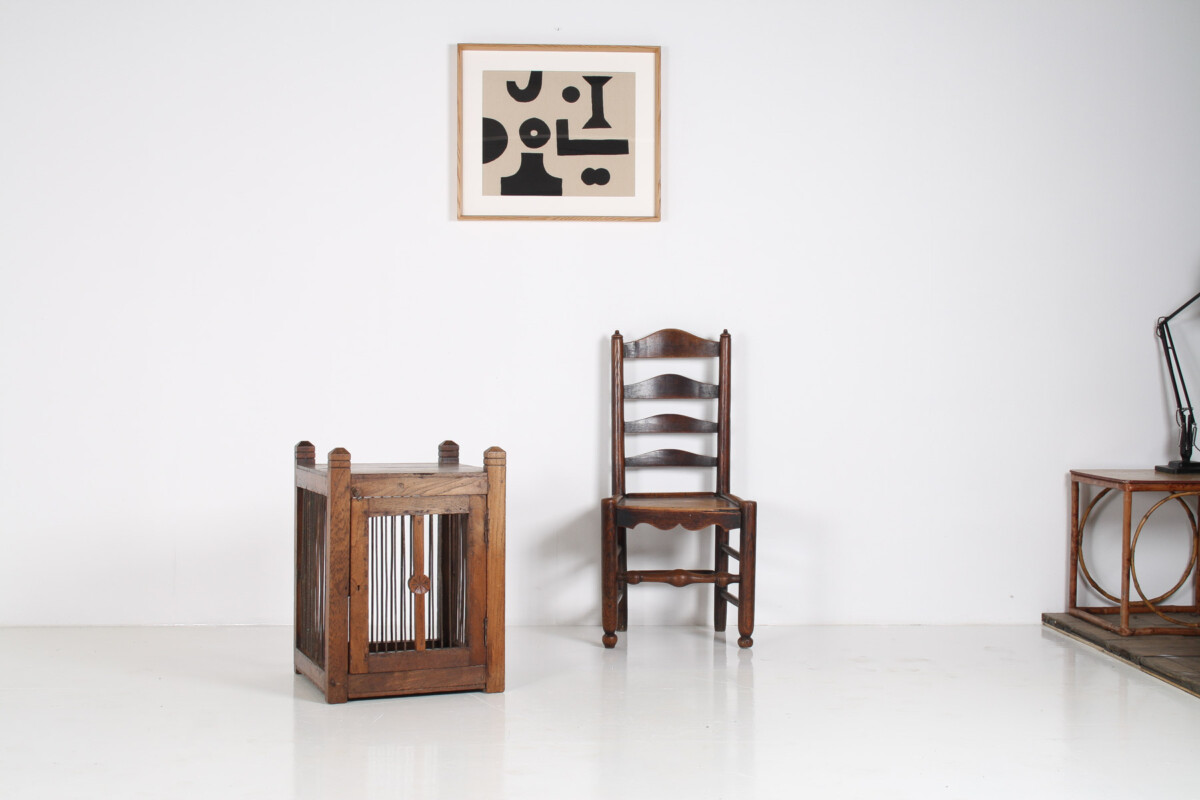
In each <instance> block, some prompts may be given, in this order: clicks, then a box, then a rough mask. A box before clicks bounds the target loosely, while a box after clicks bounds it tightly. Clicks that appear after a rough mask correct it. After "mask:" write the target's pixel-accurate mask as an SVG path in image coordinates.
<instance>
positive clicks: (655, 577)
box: [600, 328, 757, 647]
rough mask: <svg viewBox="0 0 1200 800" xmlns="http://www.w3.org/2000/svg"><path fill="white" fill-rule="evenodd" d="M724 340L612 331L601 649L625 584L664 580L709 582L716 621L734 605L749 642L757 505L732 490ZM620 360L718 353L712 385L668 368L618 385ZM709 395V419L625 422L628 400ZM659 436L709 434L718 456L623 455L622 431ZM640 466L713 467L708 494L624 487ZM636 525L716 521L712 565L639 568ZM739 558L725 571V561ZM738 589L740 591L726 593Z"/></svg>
mask: <svg viewBox="0 0 1200 800" xmlns="http://www.w3.org/2000/svg"><path fill="white" fill-rule="evenodd" d="M731 349H732V348H731V339H730V336H729V332H728V331H725V332H723V333H722V334H721V338H720V340H719V341H715V342H714V341H711V340H707V339H702V338H700V337H698V336H695V335H693V334H690V333H687V332H686V331H681V330H678V329H674V328H670V329H665V330H661V331H657V332H655V333H652V334H650V335H649V336H646V337H644V338H642V339H638V340H635V341H633V342H630V343H628V344H625V342H624V340H623V338H622V336H621V333H620V331H617V332H616V333H614V334H613V337H612V356H611V357H612V383H611V388H612V492H613V493H612V496H611V497H606V498H604V499H603V500H602V501H601V506H600V515H601V534H602V535H601V624H602V627H603V629H604V635H603V637H602V641H603V643H604V646H605V647H614V646H616V644H617V632H618V631H622V630H625V627H626V624H627V619H628V598H629V586H631V585H636V584H639V583H666V584H669V585H672V586H688V585H691V584H693V583H711V584H713V623H714V627H715V628H716V630H718V631H720V630H724V628H725V623H726V608H727V606H729V605H733V606H735V607H736V608H737V609H738V634H739V636H738V644H739V646H741V647H750V646H751V645H752V644H753V642H754V640H753V637H752V634H753V631H754V565H755V554H756V541H755V536H756V515H757V506H756V505H755V503H754V502H753V501H747V500H742V499H740V498H738V497H737V496H735V495H733V494H731V493H730V490H729V484H730V480H729V476H730V439H731V437H730V413H729V408H730V401H731V395H732V392H731V380H730V378H731V366H730V365H731ZM626 358H716V359H718V364H717V374H718V376H719V377H718V383H717V384H708V383H702V382H700V381H697V380H694V379H692V378H687V377H684V376H682V375H678V374H675V373H666V374H663V375H656V376H654V377H652V378H648V379H646V380H643V381H640V382H638V383H634V384H629V385H626V384H625V383H624V375H625V370H624V360H625V359H626ZM678 399H685V400H686V399H715V400H717V419H716V421H713V422H710V421H707V420H701V419H696V418H694V417H689V416H686V415H682V414H675V413H664V414H656V415H652V416H649V417H646V418H643V419H638V420H632V421H626V420H625V401H626V400H678ZM646 433H656V434H657V433H661V434H674V433H686V434H693V435H694V434H715V438H716V445H715V446H716V452H717V454H716V455H715V456H706V455H699V454H697V453H693V452H690V451H686V450H679V449H675V448H663V449H658V450H653V451H650V452H648V453H642V454H639V455H634V456H629V455H627V454H626V448H625V436H626V435H636V434H646ZM639 467H682V468H708V469H713V468H715V470H714V472H715V476H714V477H715V480H714V484H715V486H714V491H712V492H673V493H668V492H654V493H639V494H627V493H626V489H625V487H626V483H625V473H626V470H628V469H634V468H639ZM639 525H649V526H652V527H655V528H659V529H662V530H671V529H675V528H683V529H684V530H689V531H699V530H703V529H705V528H707V527H710V526H715V528H716V531H717V533H716V547H715V548H714V561H715V563H714V569H711V570H706V569H670V570H636V569H630V568H629V564H628V553H629V536H630V535H629V531H630V530H631V529H634V528H636V527H637V526H639ZM734 530H737V531H739V537H740V538H739V546H738V547H737V548H733V547H730V546H729V533H730V531H734ZM731 560H732V561H737V562H738V565H739V566H738V572H736V573H734V572H731V571H730V569H729V563H730V561H731ZM732 586H736V587H737V594H736V595H735V594H733V593H732V592H731V591H729V587H732Z"/></svg>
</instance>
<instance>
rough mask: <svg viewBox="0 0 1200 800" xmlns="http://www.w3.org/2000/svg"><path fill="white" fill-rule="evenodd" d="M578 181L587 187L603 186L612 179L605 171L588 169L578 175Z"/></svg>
mask: <svg viewBox="0 0 1200 800" xmlns="http://www.w3.org/2000/svg"><path fill="white" fill-rule="evenodd" d="M579 179H580V180H582V181H583V182H584V183H585V184H586V185H588V186H604V185H605V184H607V183H608V182H609V180H611V179H612V175H610V174H609V172H608V170H606V169H603V168H602V169H592V168H591V167H588V168H587V169H585V170H584V171H583V172H582V173H580V175H579Z"/></svg>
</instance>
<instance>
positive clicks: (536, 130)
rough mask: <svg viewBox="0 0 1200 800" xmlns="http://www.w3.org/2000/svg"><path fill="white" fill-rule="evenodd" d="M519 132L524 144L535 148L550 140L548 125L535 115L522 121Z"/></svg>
mask: <svg viewBox="0 0 1200 800" xmlns="http://www.w3.org/2000/svg"><path fill="white" fill-rule="evenodd" d="M520 133H521V141H522V142H524V143H525V146H526V147H532V148H534V149H535V150H536V149H537V148H539V147H541V146H542V145H544V144H545V143H546V142H548V141H550V126H549V125H547V124H546V123H544V122H542V121H541V120H540V119H538V118H537V117H530V118H529V119H527V120H525V121H524V122H522V123H521V131H520Z"/></svg>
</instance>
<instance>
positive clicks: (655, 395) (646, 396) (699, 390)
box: [625, 373, 718, 400]
mask: <svg viewBox="0 0 1200 800" xmlns="http://www.w3.org/2000/svg"><path fill="white" fill-rule="evenodd" d="M717 392H718V387H717V386H716V384H712V383H702V382H701V381H698V380H694V379H692V378H685V377H684V376H682V375H676V374H674V373H668V374H666V375H655V376H654V377H653V378H647V379H646V380H644V381H639V382H638V383H631V384H628V385H627V386H626V387H625V399H626V400H691V399H698V400H712V399H714V398H716V396H717Z"/></svg>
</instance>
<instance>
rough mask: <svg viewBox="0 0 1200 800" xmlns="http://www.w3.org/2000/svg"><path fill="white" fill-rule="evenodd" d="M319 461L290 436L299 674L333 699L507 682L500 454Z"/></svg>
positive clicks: (340, 453)
mask: <svg viewBox="0 0 1200 800" xmlns="http://www.w3.org/2000/svg"><path fill="white" fill-rule="evenodd" d="M483 462H484V466H483V467H471V466H466V465H462V464H459V463H458V445H456V444H455V443H454V442H449V441H447V442H443V443H442V445H441V447H440V448H439V452H438V461H437V463H436V464H351V461H350V453H349V452H347V451H346V450H344V449H343V448H340V447H339V448H337V449H335V450H332V451H330V453H329V461H328V463H327V464H317V463H316V460H315V448H314V447H313V446H312V444H310V443H309V442H300V444H298V445H296V467H295V501H296V628H295V653H294V661H295V668H296V672H298V673H301V674H303V675H305V676H307V677H308V678H309V679H310V680H312V682H313V683H315V684H316V685H317V686H318V687H319V688H320V689H321V691H322V692H323V693H324V694H325V699H326V701H328V702H330V703H344V702H346V701H347V700H353V699H357V698H365V697H387V696H394V695H408V694H425V693H431V692H450V691H466V690H482V691H485V692H502V691H504V515H505V507H504V504H505V485H504V484H505V469H506V467H505V453H504V451H503V450H501V449H500V448H498V447H493V448H491V449H489V450H488V451H486V452H485V453H484V454H483Z"/></svg>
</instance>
